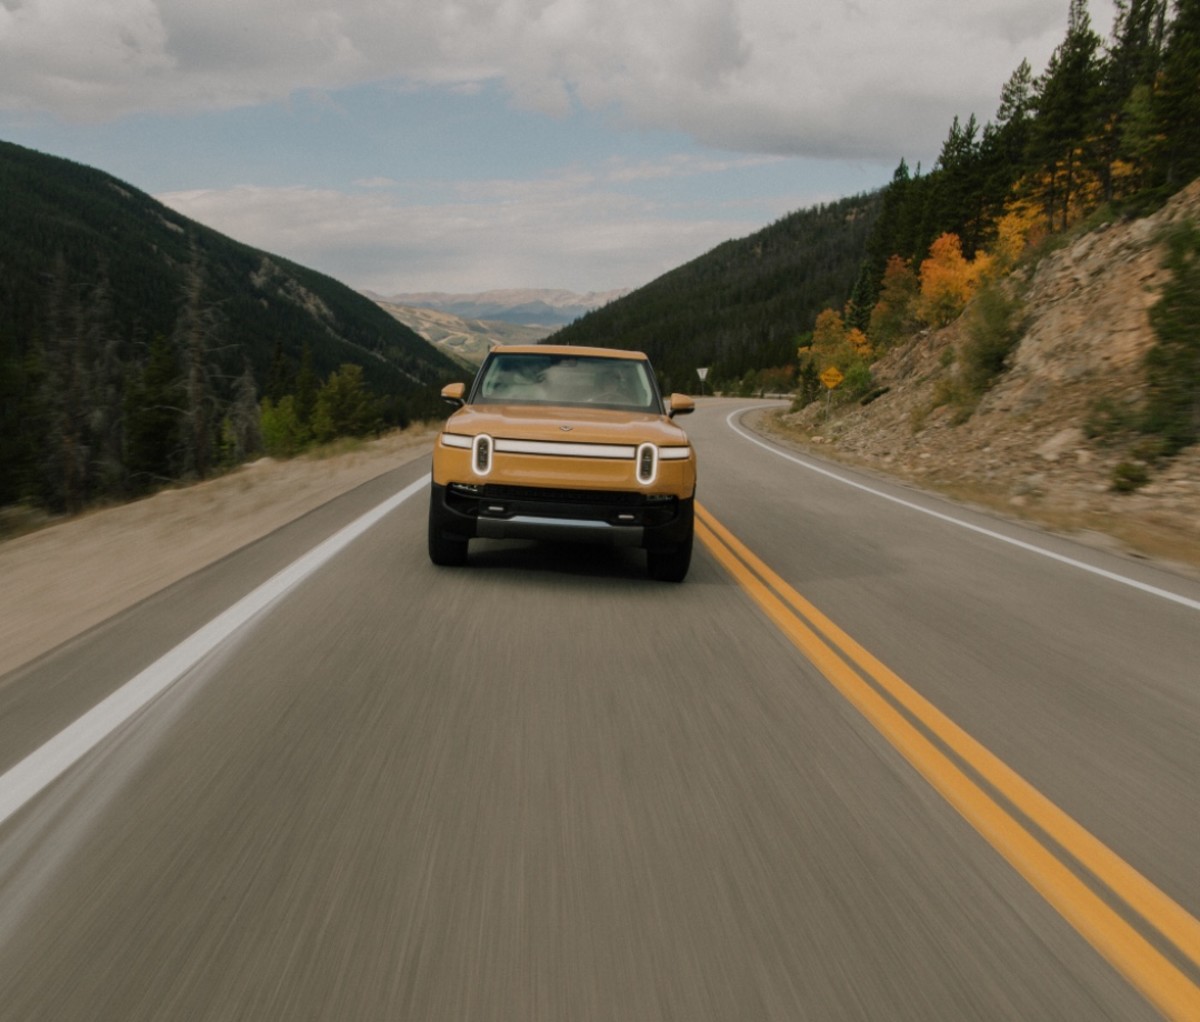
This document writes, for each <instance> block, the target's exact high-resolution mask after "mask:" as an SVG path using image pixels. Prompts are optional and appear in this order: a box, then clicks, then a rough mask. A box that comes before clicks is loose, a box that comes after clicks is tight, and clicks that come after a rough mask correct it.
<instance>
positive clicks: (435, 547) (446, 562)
mask: <svg viewBox="0 0 1200 1022" xmlns="http://www.w3.org/2000/svg"><path fill="white" fill-rule="evenodd" d="M436 500H437V497H436V495H435V496H434V497H433V499H431V500H430V503H429V559H430V560H431V561H433V563H434V564H437V565H439V566H441V567H443V568H460V567H462V566H463V565H464V564H466V563H467V540H465V539H459V538H458V537H455V536H447V535H446V534H445V533H444V532H443V531H442V528H441V523H440V522H439V521H438V508H437V504H436Z"/></svg>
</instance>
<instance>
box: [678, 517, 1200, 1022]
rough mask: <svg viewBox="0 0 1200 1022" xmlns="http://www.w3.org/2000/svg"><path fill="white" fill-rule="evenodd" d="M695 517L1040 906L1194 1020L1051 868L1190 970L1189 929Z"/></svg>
mask: <svg viewBox="0 0 1200 1022" xmlns="http://www.w3.org/2000/svg"><path fill="white" fill-rule="evenodd" d="M696 516H697V521H696V536H697V537H698V538H699V540H700V541H701V542H702V543H703V544H704V546H705V547H706V548H707V549H708V551H709V552H710V553H711V554H712V555H713V556H714V557H715V558H716V559H717V560H718V561H719V562H720V563H721V564H722V565H723V566H724V567H725V568H726V569H727V570H728V571H729V573H730V574H731V575H733V577H734V578H735V579H736V580H737V581H738V583H739V584H740V585H741V586H742V588H743V589H745V591H746V592H747V593H748V594H749V596H750V597H751V598H752V599H753V600H754V601H755V602H756V603H757V604H758V605H759V607H761V608H762V610H763V611H764V612H765V613H766V614H767V616H768V617H769V618H770V619H771V620H772V621H773V622H774V623H775V625H776V626H777V627H778V628H779V629H780V630H781V631H782V632H783V633H784V634H785V635H786V636H787V637H788V638H789V639H790V640H791V641H792V642H793V643H794V644H795V645H796V647H797V648H798V649H799V650H800V651H801V652H802V653H803V654H804V656H805V657H806V658H808V659H809V660H810V661H811V662H812V663H813V664H814V665H815V666H816V667H817V668H818V669H819V670H820V671H821V673H822V674H823V675H824V676H825V677H826V678H827V679H828V680H829V682H830V683H831V684H832V685H833V686H834V687H835V688H836V689H837V690H838V691H839V692H840V693H841V694H842V695H843V696H844V697H845V698H846V699H847V700H848V701H849V702H850V703H851V704H852V705H853V706H854V707H855V708H856V709H857V710H858V711H859V712H860V713H861V714H862V715H863V716H864V717H865V718H866V719H867V720H868V721H870V723H871V724H872V725H873V726H874V727H875V728H876V729H877V730H878V731H879V733H880V734H882V735H883V736H884V737H885V738H886V739H887V740H888V741H889V742H890V743H891V744H892V745H893V746H894V747H895V748H896V750H897V751H898V752H900V754H901V755H902V756H904V758H905V759H907V760H908V762H909V763H910V764H911V765H912V766H913V767H914V768H915V769H916V770H917V771H918V772H919V773H920V774H921V776H923V777H924V778H925V780H926V781H928V782H929V783H930V784H931V785H932V786H933V787H934V788H935V789H936V790H937V791H938V792H939V793H940V794H941V795H942V797H943V798H945V799H946V801H948V802H949V803H950V804H951V805H952V806H954V808H955V809H956V810H958V812H959V813H960V814H961V815H962V816H963V817H964V818H965V819H966V820H967V822H968V823H970V824H971V826H973V827H974V828H975V829H976V830H977V831H978V832H979V833H980V834H981V835H982V836H983V837H984V838H985V839H986V840H987V841H988V842H989V843H990V844H991V845H992V846H993V847H994V848H995V849H996V850H997V851H998V852H1000V854H1001V855H1003V856H1004V858H1005V859H1007V860H1008V862H1009V863H1010V865H1012V866H1013V868H1014V869H1016V870H1017V871H1018V872H1019V873H1020V874H1021V875H1022V876H1023V877H1024V878H1025V879H1026V880H1027V881H1028V882H1029V883H1030V884H1032V885H1033V887H1034V888H1035V889H1036V890H1037V891H1038V893H1040V894H1041V895H1042V897H1043V898H1045V899H1046V901H1048V902H1049V903H1050V904H1051V905H1052V906H1053V907H1054V908H1055V909H1056V910H1057V911H1058V912H1059V913H1060V914H1061V915H1062V916H1063V917H1064V918H1065V919H1066V920H1067V921H1068V922H1070V924H1071V925H1072V926H1073V927H1074V928H1075V929H1076V930H1077V931H1078V932H1079V933H1080V934H1081V935H1082V936H1083V937H1084V938H1085V939H1086V940H1087V941H1088V942H1089V943H1090V944H1091V945H1092V946H1093V947H1094V948H1095V949H1096V950H1097V951H1098V952H1099V953H1100V954H1101V955H1103V956H1104V958H1106V959H1107V960H1108V961H1109V963H1110V964H1111V965H1112V966H1113V967H1114V968H1116V969H1117V970H1118V971H1119V972H1120V973H1121V974H1122V975H1123V976H1125V978H1126V979H1127V980H1128V981H1129V982H1130V983H1132V984H1133V986H1134V987H1136V988H1137V989H1138V990H1139V991H1141V993H1142V995H1143V996H1144V997H1145V998H1146V999H1147V1000H1148V1001H1150V1003H1152V1004H1153V1005H1154V1006H1155V1007H1156V1008H1157V1009H1158V1010H1159V1011H1160V1012H1162V1013H1163V1014H1164V1015H1165V1016H1166V1017H1167V1018H1170V1019H1200V986H1198V985H1197V984H1196V982H1195V981H1194V980H1193V979H1191V978H1190V977H1189V976H1188V975H1187V974H1186V973H1185V972H1184V971H1183V970H1182V969H1181V968H1180V967H1179V966H1178V965H1176V964H1175V963H1174V962H1172V961H1171V959H1170V958H1169V957H1168V956H1167V955H1166V954H1164V952H1163V951H1162V950H1160V949H1159V947H1156V946H1155V944H1153V943H1151V941H1150V940H1148V939H1147V938H1146V937H1145V936H1143V934H1142V932H1140V931H1139V929H1138V928H1137V927H1135V926H1134V925H1132V924H1131V923H1130V922H1129V921H1128V920H1127V919H1126V918H1125V917H1124V915H1122V914H1121V913H1119V912H1117V911H1116V910H1114V908H1112V907H1110V905H1109V904H1108V901H1106V900H1105V898H1103V897H1101V896H1100V894H1098V893H1097V892H1096V891H1095V890H1093V889H1092V887H1090V886H1089V885H1088V884H1087V883H1085V882H1084V880H1083V879H1081V877H1080V876H1079V875H1078V874H1077V873H1076V871H1075V869H1073V868H1072V867H1071V866H1070V865H1068V864H1067V862H1066V861H1064V860H1063V859H1062V858H1060V857H1059V856H1060V854H1062V853H1065V856H1067V857H1069V858H1070V859H1073V860H1074V861H1075V863H1077V865H1078V867H1081V868H1082V870H1084V871H1086V872H1087V873H1089V874H1091V876H1092V878H1093V879H1094V880H1095V881H1096V883H1097V884H1098V885H1101V886H1102V887H1103V888H1106V889H1107V891H1108V892H1109V894H1111V895H1112V896H1113V898H1114V899H1117V900H1119V901H1120V902H1122V903H1124V906H1125V907H1126V908H1127V909H1128V910H1129V912H1130V913H1132V914H1135V915H1136V916H1138V917H1140V919H1141V921H1142V923H1144V924H1145V926H1146V927H1149V928H1150V929H1152V930H1154V931H1157V934H1158V935H1159V937H1161V938H1162V939H1163V940H1165V941H1167V942H1169V943H1170V944H1171V945H1173V946H1174V948H1175V949H1176V950H1177V952H1178V954H1179V956H1181V958H1182V959H1187V960H1189V961H1190V962H1191V963H1192V965H1194V966H1196V967H1197V968H1200V920H1197V919H1196V918H1195V917H1193V916H1192V915H1190V914H1189V913H1188V912H1186V911H1185V910H1184V909H1183V908H1182V907H1180V906H1179V905H1177V904H1176V903H1175V902H1174V901H1172V900H1171V899H1170V898H1169V897H1167V895H1165V894H1164V893H1163V892H1162V891H1160V890H1159V889H1158V888H1157V887H1155V886H1154V884H1152V883H1151V882H1150V881H1149V880H1147V879H1146V878H1145V877H1144V876H1142V875H1141V874H1140V873H1138V872H1137V870H1135V869H1134V868H1133V867H1132V866H1130V865H1129V864H1128V863H1127V862H1125V861H1124V860H1123V859H1121V858H1120V857H1119V856H1117V855H1116V854H1115V853H1114V852H1113V851H1111V850H1110V849H1109V848H1107V847H1106V846H1105V845H1104V844H1102V843H1101V842H1100V841H1099V840H1097V839H1096V838H1095V837H1094V836H1093V835H1091V834H1090V833H1088V831H1087V830H1085V829H1084V828H1083V827H1081V826H1080V825H1079V824H1078V823H1076V822H1075V821H1074V820H1073V819H1072V818H1071V817H1070V816H1068V815H1067V814H1066V813H1064V812H1063V811H1062V810H1061V809H1059V808H1058V807H1057V806H1056V805H1054V803H1052V802H1051V801H1050V800H1049V799H1047V798H1046V797H1045V796H1044V795H1042V794H1041V792H1039V791H1038V790H1037V789H1036V788H1034V787H1033V786H1032V785H1031V784H1029V783H1028V782H1027V781H1025V780H1024V779H1023V778H1022V777H1020V776H1019V775H1018V774H1016V773H1015V772H1014V771H1013V770H1012V769H1010V768H1009V767H1008V766H1007V765H1006V764H1004V763H1003V762H1002V761H1001V760H999V759H998V758H997V757H996V756H994V755H993V754H992V753H991V752H989V751H988V750H987V749H985V748H984V747H983V746H982V745H980V744H979V743H978V742H977V741H975V739H973V738H972V737H971V736H970V735H968V734H967V733H966V732H965V731H963V730H962V729H961V728H960V727H958V725H956V724H955V723H954V722H953V721H952V720H950V719H949V718H948V717H946V716H945V715H944V714H943V713H942V712H941V711H939V710H938V709H937V708H936V707H935V706H933V705H932V704H931V703H929V702H928V701H927V700H926V699H924V698H923V697H922V696H920V695H919V694H918V693H917V692H915V691H914V690H913V689H912V688H910V687H909V686H908V685H907V684H906V683H905V682H904V681H903V680H901V679H900V678H899V677H898V676H897V675H896V674H894V673H893V672H892V671H891V670H889V669H888V668H887V667H886V666H885V665H884V664H882V663H880V662H879V661H878V660H877V659H876V658H875V657H873V656H872V655H871V654H870V653H868V652H867V651H866V650H865V649H863V647H862V646H860V645H859V644H858V643H857V642H855V641H854V640H853V639H852V638H850V636H849V635H847V634H846V633H845V632H844V631H842V630H841V629H840V628H838V626H837V625H835V624H834V623H833V622H832V621H830V620H829V618H827V617H826V616H825V615H824V614H822V613H821V612H820V611H819V610H818V609H817V608H816V607H814V606H813V605H812V604H811V603H809V602H808V601H807V600H805V599H804V598H803V597H802V596H801V595H800V594H799V593H797V592H796V590H795V589H793V588H792V587H791V586H790V585H788V584H787V582H785V581H784V580H783V579H782V578H780V577H779V575H777V574H776V573H775V572H774V571H772V570H771V569H770V568H769V567H767V565H766V564H764V563H763V562H762V561H761V560H760V559H759V558H758V557H756V556H755V555H754V554H753V553H752V552H751V551H750V550H749V549H747V548H746V547H745V546H744V545H743V544H742V543H741V542H739V541H738V539H737V538H736V537H734V536H733V535H732V534H731V533H730V532H729V530H728V529H726V528H725V527H724V526H722V525H721V524H720V523H719V522H718V521H717V520H716V519H715V518H713V516H712V515H711V514H709V513H708V511H707V510H706V509H705V508H703V507H701V506H700V505H699V504H697V505H696ZM935 740H936V743H940V746H941V747H939V744H936V743H935ZM945 750H948V751H945ZM964 768H966V769H964ZM967 769H969V770H970V771H972V772H973V773H974V774H975V775H976V776H977V777H978V778H980V779H981V780H982V781H983V782H984V783H986V785H988V786H989V787H990V788H991V789H992V790H991V791H990V792H989V791H988V790H987V788H985V787H984V786H983V785H981V784H980V783H979V781H977V780H975V779H974V778H973V777H972V776H971V775H970V774H969V773H967ZM1021 817H1023V818H1024V821H1023V820H1022V819H1021ZM1029 824H1032V825H1033V827H1034V828H1037V830H1040V831H1041V832H1042V834H1043V835H1044V836H1045V837H1046V838H1048V839H1049V841H1044V840H1043V839H1042V838H1039V837H1038V836H1037V835H1036V834H1035V832H1034V830H1033V829H1031V828H1030V826H1029ZM1055 846H1057V850H1056V849H1055ZM1185 967H1186V966H1185Z"/></svg>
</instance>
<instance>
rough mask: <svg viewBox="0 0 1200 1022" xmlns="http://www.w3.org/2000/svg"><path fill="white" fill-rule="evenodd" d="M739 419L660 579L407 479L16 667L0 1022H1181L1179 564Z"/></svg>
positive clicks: (1193, 608) (1192, 818) (1191, 718)
mask: <svg viewBox="0 0 1200 1022" xmlns="http://www.w3.org/2000/svg"><path fill="white" fill-rule="evenodd" d="M743 404H745V403H743ZM741 407H743V405H739V404H735V403H730V402H722V401H707V402H704V403H703V404H702V406H701V408H700V409H699V410H698V411H697V413H696V414H695V415H694V416H693V417H692V418H691V419H690V420H688V422H687V425H688V428H689V432H690V433H691V434H692V436H693V439H694V441H695V442H696V446H697V449H698V451H699V455H700V459H701V479H700V492H699V496H700V501H701V504H702V505H703V514H702V516H701V521H702V522H703V523H704V524H703V526H702V528H701V530H700V531H701V536H702V538H703V540H704V542H703V543H701V544H698V546H697V553H696V557H695V560H694V561H693V566H692V572H691V575H690V576H689V578H688V579H687V581H686V582H684V583H683V584H682V585H671V584H664V583H653V582H650V581H648V580H647V579H646V578H645V577H644V568H643V563H642V555H641V554H639V553H637V552H623V553H618V554H612V553H608V552H601V551H596V550H591V549H586V548H552V547H543V546H536V545H532V544H524V543H490V544H489V543H486V542H476V543H473V544H472V552H471V563H470V564H469V566H468V567H466V568H464V569H436V568H434V567H433V566H431V565H430V564H429V562H428V560H427V558H426V555H425V511H426V499H427V490H426V489H424V488H421V487H420V485H419V484H420V480H421V477H422V475H423V473H424V472H425V471H426V467H427V466H426V465H424V464H423V463H420V462H418V463H414V464H412V465H410V466H406V467H405V468H402V469H398V470H397V471H395V472H393V473H390V474H388V475H386V476H383V477H381V478H380V479H378V480H375V481H373V482H372V483H369V484H367V485H365V486H363V487H360V488H359V489H357V490H355V491H353V492H352V493H350V494H348V495H346V496H344V497H342V498H339V499H338V500H335V501H333V502H332V503H330V504H329V505H327V506H325V507H323V508H321V509H320V510H319V511H317V512H314V513H312V514H310V515H307V516H306V517H305V518H303V519H301V520H299V521H297V522H295V523H293V524H292V525H290V526H288V527H286V528H284V529H281V530H279V531H278V532H277V533H274V534H273V535H271V536H270V537H268V538H267V539H265V540H263V541H261V542H259V543H256V544H254V545H252V546H251V547H248V548H246V549H245V550H243V551H241V552H239V553H238V554H236V555H234V556H231V557H229V558H226V559H225V560H224V561H222V562H220V563H218V564H216V565H213V566H211V567H210V568H208V569H206V570H204V571H201V572H199V573H197V574H196V575H195V576H192V577H191V578H189V579H187V580H185V581H184V582H182V583H180V584H178V585H175V586H173V587H171V588H170V589H169V590H167V591H165V592H164V593H163V594H161V595H160V596H159V597H157V598H155V599H153V600H150V601H147V602H145V603H143V604H141V605H139V606H137V607H135V608H133V609H132V610H130V611H127V612H125V613H122V614H120V615H119V616H117V617H115V618H114V619H112V620H111V621H109V622H108V623H106V624H105V625H104V626H102V627H100V628H98V629H95V630H93V631H92V632H90V633H88V634H87V635H85V636H82V637H80V638H79V639H77V640H75V641H73V642H71V643H68V644H66V645H65V646H64V647H62V648H60V649H58V650H56V651H55V652H54V653H53V654H51V655H49V656H47V657H44V658H42V659H41V660H39V661H37V662H36V663H34V664H32V665H30V666H29V667H27V668H25V669H23V670H20V671H17V672H14V673H12V674H10V675H8V676H6V677H4V678H0V1019H3V1020H5V1022H7V1020H10V1019H11V1020H22V1022H24V1020H39V1019H46V1020H55V1022H69V1020H109V1019H111V1020H122V1022H125V1020H141V1019H171V1020H187V1019H206V1020H218V1019H220V1020H225V1019H250V1020H274V1019H279V1020H293V1019H322V1020H324V1019H330V1020H334V1019H336V1020H347V1019H351V1020H388V1019H406V1020H408V1019H414V1020H415V1019H422V1020H423V1019H430V1020H443V1019H444V1020H458V1019H488V1020H490V1019H498V1020H508V1019H513V1020H535V1019H537V1020H560V1019H579V1020H591V1019H611V1020H642V1019H647V1020H651V1019H679V1020H688V1022H692V1020H705V1019H714V1020H750V1019H779V1020H785V1019H786V1020H792V1019H818V1020H825V1019H889V1020H890V1019H913V1020H917V1019H920V1020H928V1019H954V1020H958V1019H1064V1020H1075V1019H1089V1020H1094V1019H1120V1020H1136V1019H1151V1018H1156V1017H1159V1016H1160V1014H1165V1015H1167V1016H1168V1017H1175V1018H1188V1017H1192V1018H1200V939H1198V938H1197V934H1198V933H1200V923H1197V921H1196V917H1197V916H1198V915H1200V784H1198V778H1200V584H1197V583H1196V582H1195V581H1191V580H1188V579H1185V578H1182V577H1180V576H1177V575H1172V574H1170V573H1168V572H1165V571H1162V570H1159V569H1157V568H1156V567H1154V566H1153V565H1150V564H1146V563H1141V562H1136V561H1132V560H1126V559H1123V558H1119V557H1115V556H1112V555H1108V554H1103V553H1099V552H1096V551H1093V550H1089V549H1085V548H1082V547H1079V546H1076V545H1073V544H1071V543H1069V542H1067V541H1065V540H1062V539H1058V538H1054V537H1049V536H1046V535H1043V534H1041V533H1039V532H1037V531H1034V530H1029V529H1026V528H1024V527H1022V526H1019V525H1015V524H1012V523H1009V522H1005V521H1002V520H999V519H996V518H992V517H988V516H985V515H982V514H978V513H974V512H971V511H966V510H962V509H958V508H956V507H954V506H953V505H950V504H947V503H944V502H941V501H939V500H937V499H935V498H932V497H929V496H926V495H923V494H921V493H919V492H917V491H915V490H911V489H907V488H904V487H898V486H895V485H893V484H890V483H888V482H886V481H884V480H881V479H878V478H874V477H870V476H862V475H854V474H853V473H851V472H850V471H848V470H846V469H842V468H835V467H832V466H821V465H819V464H818V463H816V462H813V461H812V460H811V459H808V458H803V459H799V458H797V457H796V456H795V455H794V454H788V453H787V452H780V451H778V450H776V449H771V448H770V445H764V444H763V443H762V442H761V441H758V440H755V439H752V438H751V437H749V436H747V435H744V434H743V433H742V432H740V431H739V430H738V429H736V428H735V427H736V424H737V419H736V417H735V418H733V419H732V420H730V419H729V415H730V413H731V412H733V411H735V410H736V409H738V408H741ZM785 454H786V455H787V456H785ZM828 473H832V475H831V474H828ZM406 487H411V488H412V489H411V491H410V492H411V495H410V496H408V497H407V498H406V499H403V500H394V501H393V503H394V504H395V506H394V507H392V508H391V509H389V510H387V512H386V513H383V514H381V515H380V517H379V520H378V521H377V522H375V523H374V524H371V525H370V526H369V527H365V528H363V529H362V531H361V534H360V535H350V536H347V535H342V536H341V538H340V539H339V540H338V541H337V543H338V546H339V548H338V549H336V550H333V551H328V550H327V551H326V553H327V554H328V557H327V559H324V560H319V559H316V558H314V559H313V561H312V562H311V563H308V564H307V567H308V568H309V569H310V570H309V571H308V573H307V574H305V575H303V576H302V577H301V576H300V573H299V572H297V573H296V576H295V577H293V576H285V577H283V578H282V579H281V578H280V577H279V576H278V573H279V572H281V571H283V570H284V569H285V568H287V567H288V566H289V565H291V564H293V563H294V562H296V561H297V559H298V558H300V557H302V555H305V554H306V553H307V552H308V551H311V550H313V548H315V547H317V546H318V545H319V544H321V543H322V542H323V541H326V540H327V539H329V537H331V536H334V535H335V534H337V533H338V530H339V529H342V528H343V527H344V526H346V525H348V524H349V523H352V522H354V521H356V520H358V519H359V518H360V516H362V515H363V514H365V513H367V512H369V511H371V510H372V509H373V508H377V507H378V506H379V505H380V504H381V503H382V502H383V501H385V500H387V499H389V498H394V497H395V495H396V494H401V493H404V492H406ZM271 580H274V581H271ZM264 586H266V587H267V588H265V589H264V588H261V587H264ZM254 593H257V594H258V597H254V598H253V599H254V601H255V602H252V603H250V604H247V603H246V602H245V600H246V598H247V594H254ZM239 601H243V602H241V603H240V604H239ZM231 607H235V608H236V607H240V608H241V609H240V610H238V611H236V612H232V611H229V608H231ZM222 615H224V616H222ZM214 620H215V621H216V622H217V623H218V624H217V625H210V622H213V621H214ZM206 626H208V630H207V631H204V629H205V627H206ZM198 634H199V636H200V637H199V638H197V637H196V636H197V635H198ZM172 651H175V652H174V653H172ZM114 693H115V695H114ZM105 700H107V702H106V701H105ZM98 707H99V709H97V708H98Z"/></svg>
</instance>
